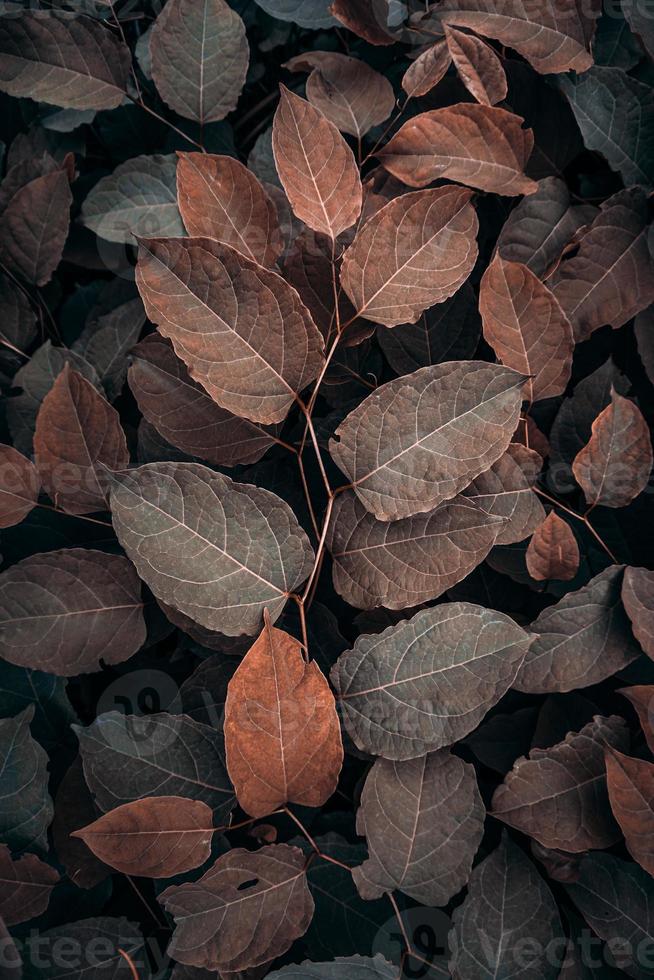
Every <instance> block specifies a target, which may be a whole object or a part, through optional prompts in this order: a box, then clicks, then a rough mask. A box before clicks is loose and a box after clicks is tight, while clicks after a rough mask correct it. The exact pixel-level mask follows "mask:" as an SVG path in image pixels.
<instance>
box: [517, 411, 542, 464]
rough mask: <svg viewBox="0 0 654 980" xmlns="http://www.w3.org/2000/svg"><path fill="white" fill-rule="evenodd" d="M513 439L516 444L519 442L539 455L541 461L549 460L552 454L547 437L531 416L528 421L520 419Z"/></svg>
mask: <svg viewBox="0 0 654 980" xmlns="http://www.w3.org/2000/svg"><path fill="white" fill-rule="evenodd" d="M513 438H514V441H515V442H519V443H521V445H523V446H526V448H527V449H531V450H532V451H533V452H535V453H538V455H539V456H540V458H541V460H544V459H547V457H548V456H549V454H550V444H549V440H548V438H547V436H546V435H545V434H544V433H543V432H541V430H540V429H539V428H538V426H537V425H536V423H535V422H534V420H533V419H532V417H531V416H530V415H528V416H527V418H526V419H520V421H519V423H518V427H517V429H516V430H515V433H514V437H513Z"/></svg>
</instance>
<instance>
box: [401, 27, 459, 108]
mask: <svg viewBox="0 0 654 980" xmlns="http://www.w3.org/2000/svg"><path fill="white" fill-rule="evenodd" d="M451 62H452V55H451V54H450V49H449V47H448V44H447V41H446V40H445V38H442V39H441V40H439V41H436V43H435V44H432V45H431V46H430V47H428V48H427V49H426V50H425V51H423V52H422V53H421V54H419V55H418V57H417V58H416V59H415V61H413V62H412V63H411V64H410V65H409V67H408V68H407V70H406V71H405V73H404V75H403V77H402V88H403V89H404V91H405V92H406V94H407V96H408V97H409V98H412V99H413V98H418V97H419V96H421V95H427V92H431V90H432V89H433V88H435V87H436V85H438V83H439V82H440V80H441V79H442V78H444V77H445V74H446V72H447V69H448V68H449V67H450V64H451Z"/></svg>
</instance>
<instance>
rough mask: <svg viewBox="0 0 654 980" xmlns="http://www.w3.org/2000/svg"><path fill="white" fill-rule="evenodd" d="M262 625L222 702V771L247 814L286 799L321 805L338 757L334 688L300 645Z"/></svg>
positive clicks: (335, 772) (334, 779)
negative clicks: (224, 761) (224, 767)
mask: <svg viewBox="0 0 654 980" xmlns="http://www.w3.org/2000/svg"><path fill="white" fill-rule="evenodd" d="M264 620H265V623H264V628H263V630H262V632H261V634H260V635H259V637H258V638H257V640H256V641H255V643H254V645H253V646H252V647H251V648H250V650H249V651H248V652H247V653H246V655H245V657H244V658H243V660H242V661H241V664H240V665H239V667H238V668H237V670H236V673H235V674H234V676H233V677H232V679H231V680H230V682H229V687H228V689H227V701H226V703H225V751H226V754H227V770H228V772H229V775H230V779H231V780H232V782H233V783H234V788H235V790H236V798H237V799H238V802H239V804H240V806H241V807H242V809H243V810H245V812H246V813H249V814H250V816H252V817H265V816H267V814H269V813H272V812H273V810H276V809H278V808H279V807H282V806H284V805H285V804H286V803H297V804H299V805H301V806H322V804H323V803H325V802H326V801H327V800H328V799H329V797H330V796H331V795H332V793H333V792H334V790H335V789H336V785H337V783H338V776H339V773H340V771H341V766H342V764H343V746H342V744H341V730H340V725H339V721H338V715H337V714H336V704H335V702H334V695H333V694H332V692H331V691H330V689H329V684H328V683H327V681H326V679H325V677H324V676H323V674H322V672H321V670H320V668H319V667H318V665H317V664H316V663H315V661H312V662H311V663H306V662H305V660H304V658H303V656H302V646H301V645H300V643H298V641H297V640H295V639H294V638H293V637H292V636H289V634H288V633H285V632H284V631H283V630H278V629H274V628H273V626H272V625H271V622H270V617H269V616H268V614H267V612H266V613H264Z"/></svg>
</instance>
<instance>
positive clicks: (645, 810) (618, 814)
mask: <svg viewBox="0 0 654 980" xmlns="http://www.w3.org/2000/svg"><path fill="white" fill-rule="evenodd" d="M606 782H607V787H608V791H609V800H610V801H611V809H612V810H613V815H614V816H615V819H616V820H617V821H618V823H619V824H620V830H621V831H622V833H623V834H624V837H625V844H626V845H627V850H628V851H629V853H630V854H631V856H632V857H633V858H634V859H635V860H636V861H638V863H639V864H640V865H641V867H643V868H644V869H645V871H647V872H648V873H649V874H651V875H654V765H652V763H651V762H645V761H644V760H643V759H632V758H630V757H629V756H628V755H624V754H623V753H622V752H618V751H617V750H616V749H607V751H606Z"/></svg>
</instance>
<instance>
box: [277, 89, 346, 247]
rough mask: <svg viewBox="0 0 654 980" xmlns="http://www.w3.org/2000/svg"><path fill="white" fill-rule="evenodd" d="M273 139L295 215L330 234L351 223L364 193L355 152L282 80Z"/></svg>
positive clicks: (278, 166) (280, 173) (328, 122)
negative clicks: (286, 86) (284, 84)
mask: <svg viewBox="0 0 654 980" xmlns="http://www.w3.org/2000/svg"><path fill="white" fill-rule="evenodd" d="M272 145H273V152H274V155H275V164H276V166H277V172H278V173H279V178H280V180H281V182H282V184H283V186H284V190H285V191H286V194H287V197H288V199H289V201H290V202H291V207H292V208H293V211H294V212H295V214H296V215H297V216H298V218H300V220H301V221H304V222H305V224H307V225H309V227H310V228H313V229H314V231H319V232H322V234H323V235H329V237H330V238H332V239H335V238H336V237H337V236H338V235H340V233H341V232H342V231H345V229H346V228H349V227H351V225H353V224H354V222H355V221H356V220H357V218H358V217H359V213H360V211H361V203H362V195H363V191H362V188H361V178H360V177H359V169H358V167H357V165H356V162H355V159H354V155H353V154H352V151H351V150H350V148H349V146H348V145H347V143H346V142H345V140H344V139H343V137H342V136H341V134H340V133H339V131H338V129H337V128H336V126H335V125H334V123H333V122H330V121H329V119H326V118H325V117H324V116H323V114H322V113H321V112H320V111H319V110H318V109H316V108H315V106H313V105H311V103H310V102H306V101H305V100H304V99H301V98H300V97H299V96H297V95H295V94H294V93H293V92H290V91H289V90H288V89H287V88H285V86H283V85H282V86H281V100H280V103H279V106H278V107H277V112H276V113H275V119H274V122H273V135H272Z"/></svg>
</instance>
